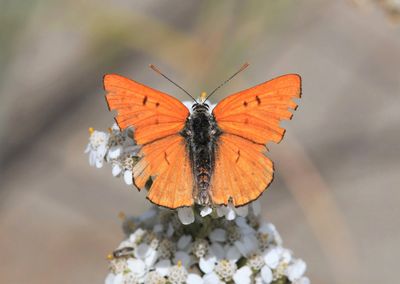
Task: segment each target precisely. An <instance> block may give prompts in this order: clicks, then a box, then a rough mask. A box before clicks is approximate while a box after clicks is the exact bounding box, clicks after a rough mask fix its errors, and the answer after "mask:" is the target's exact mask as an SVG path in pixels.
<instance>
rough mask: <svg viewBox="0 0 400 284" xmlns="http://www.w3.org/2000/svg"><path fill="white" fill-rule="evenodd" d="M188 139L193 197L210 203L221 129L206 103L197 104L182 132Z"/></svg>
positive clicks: (198, 200)
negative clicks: (217, 143)
mask: <svg viewBox="0 0 400 284" xmlns="http://www.w3.org/2000/svg"><path fill="white" fill-rule="evenodd" d="M182 133H183V136H184V137H185V139H186V143H187V151H188V153H189V157H190V161H191V165H192V171H193V178H194V180H195V183H194V190H193V198H194V200H195V201H196V203H198V204H201V205H208V204H210V201H211V197H210V192H209V188H210V182H211V177H212V174H213V170H214V161H215V147H216V141H217V139H218V136H219V135H220V131H219V130H218V127H217V124H216V122H215V120H214V117H213V116H212V115H211V114H210V113H209V112H208V107H206V106H205V105H201V104H199V105H195V107H194V112H193V114H192V115H191V116H190V117H189V119H188V121H187V123H186V126H185V129H184V131H183V132H182Z"/></svg>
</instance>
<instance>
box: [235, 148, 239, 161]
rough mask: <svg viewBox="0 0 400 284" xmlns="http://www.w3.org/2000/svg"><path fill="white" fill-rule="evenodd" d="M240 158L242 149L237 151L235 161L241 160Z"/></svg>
mask: <svg viewBox="0 0 400 284" xmlns="http://www.w3.org/2000/svg"><path fill="white" fill-rule="evenodd" d="M239 159H240V150H238V151H237V157H236V161H235V163H237V162H239Z"/></svg>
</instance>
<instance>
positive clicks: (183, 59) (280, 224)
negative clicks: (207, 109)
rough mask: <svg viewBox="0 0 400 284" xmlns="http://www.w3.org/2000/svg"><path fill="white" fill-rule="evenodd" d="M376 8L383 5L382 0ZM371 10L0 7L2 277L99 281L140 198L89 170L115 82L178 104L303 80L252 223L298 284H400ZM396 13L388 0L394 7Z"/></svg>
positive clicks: (381, 58) (282, 1) (396, 94)
mask: <svg viewBox="0 0 400 284" xmlns="http://www.w3.org/2000/svg"><path fill="white" fill-rule="evenodd" d="M386 2H389V1H386ZM386 2H385V1H372V0H371V1H367V0H365V1H346V0H337V1H331V0H320V1H317V0H307V1H299V0H297V1H296V0H268V1H212V0H208V1H188V0H171V1H155V0H146V1H129V0H115V1H105V0H102V1H99V0H96V1H95V0H86V1H83V0H81V1H46V0H32V1H11V0H10V1H0V4H1V10H0V42H1V44H0V100H1V101H0V141H1V148H0V155H1V156H0V159H1V160H0V161H1V168H2V169H1V176H0V187H1V190H0V256H1V257H0V282H1V283H100V282H102V281H103V279H104V277H105V275H106V272H107V262H106V260H105V256H106V254H107V253H108V252H109V251H110V250H112V249H113V248H114V247H115V246H116V245H117V244H118V243H119V241H120V240H121V239H122V237H123V235H122V232H121V230H120V220H119V219H118V218H117V214H118V212H120V211H124V212H125V213H126V214H139V213H140V212H142V211H143V210H145V208H147V207H149V205H150V204H149V203H148V202H147V201H145V199H144V195H143V194H142V193H138V192H137V191H136V190H134V189H133V188H130V187H128V186H126V185H125V184H124V182H123V181H122V179H115V178H113V177H112V175H111V169H110V168H108V167H106V168H103V169H101V170H96V169H95V168H91V167H89V164H88V161H87V156H86V155H84V154H83V150H84V148H85V146H86V143H87V139H88V133H87V129H88V127H94V128H96V129H103V130H105V129H106V128H107V127H109V126H110V125H111V124H112V115H111V113H109V112H108V110H107V107H106V104H105V102H104V98H103V95H104V92H103V90H102V77H103V74H105V73H112V72H117V73H120V74H123V75H125V76H128V77H131V78H134V79H135V80H137V81H140V82H143V83H145V84H148V85H151V86H153V87H154V88H157V89H160V90H163V91H165V92H168V93H170V94H172V95H175V96H177V97H179V98H182V99H183V98H184V97H183V95H182V92H181V91H179V90H178V89H176V88H175V87H174V86H173V85H171V84H170V83H168V82H167V81H166V80H164V79H163V78H162V77H160V76H158V75H156V74H155V73H154V72H152V71H151V70H150V69H149V68H148V67H147V66H148V64H150V63H153V64H155V65H157V66H158V67H159V68H160V69H161V70H163V72H164V73H166V74H168V75H169V76H170V77H171V78H173V79H174V80H176V81H177V82H178V83H180V84H181V85H183V86H184V87H185V88H186V89H188V91H189V92H191V93H193V94H196V95H197V94H200V92H201V91H210V90H211V89H213V88H214V87H215V86H217V85H218V84H219V83H220V82H222V81H223V80H224V79H226V78H227V77H228V76H229V75H230V74H232V73H233V72H234V71H236V70H237V68H239V67H240V66H241V64H243V63H244V62H249V63H250V68H249V69H248V70H247V71H246V72H244V73H242V74H241V75H239V76H238V77H237V78H235V79H234V80H233V81H232V82H230V83H229V85H227V86H226V87H224V88H223V89H222V90H220V91H219V93H218V95H216V96H215V97H214V98H213V100H214V102H217V101H218V100H220V99H221V98H223V97H224V96H226V95H228V94H230V93H233V92H235V91H238V90H241V89H245V88H248V87H250V86H252V85H255V84H257V83H261V82H263V81H265V80H267V79H271V78H273V77H275V76H278V75H281V74H285V73H294V72H295V73H299V74H301V76H302V77H303V83H304V85H303V98H302V99H301V101H300V107H299V109H298V111H296V113H295V116H294V119H293V121H291V122H285V123H284V126H287V128H288V134H287V136H286V138H285V139H284V141H283V142H282V143H281V144H280V145H271V147H270V148H271V154H270V155H271V157H272V158H273V160H274V161H275V165H276V178H275V182H274V183H273V184H272V186H271V187H270V188H269V190H268V191H267V192H266V193H265V194H264V195H263V197H262V204H263V214H264V215H265V217H266V218H268V219H269V220H271V221H272V222H273V223H275V224H276V226H277V228H278V230H279V231H280V233H281V234H282V237H283V239H284V242H285V246H287V247H289V248H291V249H293V251H294V253H295V255H296V256H297V257H301V258H303V259H304V260H305V261H306V262H307V264H308V272H307V275H309V277H310V278H311V280H312V283H327V284H333V283H340V284H347V283H398V281H399V280H398V279H399V276H398V271H397V269H398V258H399V255H400V246H399V241H400V226H399V225H400V223H399V217H400V209H399V204H400V190H399V185H400V176H399V170H400V163H399V162H400V159H399V158H400V143H399V142H400V131H399V130H400V25H399V24H396V23H395V22H393V21H392V19H393V17H392V16H393V15H394V14H395V10H393V9H396V6H393V7H394V8H393V7H392V8H387V7H388V6H386V8H387V9H385V6H384V5H383V4H385V3H386ZM392 2H393V3H395V1H392Z"/></svg>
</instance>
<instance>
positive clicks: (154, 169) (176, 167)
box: [104, 74, 193, 208]
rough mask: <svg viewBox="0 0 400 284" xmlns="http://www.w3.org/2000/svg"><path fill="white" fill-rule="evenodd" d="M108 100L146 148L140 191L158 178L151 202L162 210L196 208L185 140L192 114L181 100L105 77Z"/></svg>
mask: <svg viewBox="0 0 400 284" xmlns="http://www.w3.org/2000/svg"><path fill="white" fill-rule="evenodd" d="M104 88H105V90H106V91H107V93H108V94H107V95H106V100H107V103H108V106H109V108H110V110H117V111H118V115H117V116H116V122H117V124H118V125H119V127H120V128H121V129H125V128H127V127H130V126H132V127H133V128H134V130H135V131H134V138H135V140H136V143H137V144H138V145H142V148H141V150H140V153H139V156H140V157H141V159H140V161H139V162H138V163H137V164H136V165H135V166H134V168H133V170H132V172H133V179H134V183H135V185H136V187H137V188H138V189H139V190H140V189H143V188H144V187H145V184H146V182H147V181H148V179H149V178H150V177H153V178H154V181H153V184H152V186H151V189H150V191H149V193H148V196H147V198H148V199H149V200H150V201H152V202H153V203H156V204H158V205H160V206H165V207H168V208H177V207H181V206H190V205H192V204H193V197H192V190H193V177H192V172H191V167H190V162H189V158H188V155H187V153H186V148H185V141H184V138H183V137H182V136H181V135H179V132H180V131H181V130H182V129H183V128H184V126H185V122H186V119H187V117H188V116H189V110H188V109H187V108H186V107H185V105H183V104H182V103H181V102H180V101H179V100H178V99H176V98H174V97H171V96H169V95H167V94H164V93H162V92H160V91H157V90H154V89H152V88H150V87H147V86H144V85H142V84H140V83H137V82H135V81H132V80H130V79H127V78H125V77H122V76H119V75H115V74H111V75H106V76H105V77H104Z"/></svg>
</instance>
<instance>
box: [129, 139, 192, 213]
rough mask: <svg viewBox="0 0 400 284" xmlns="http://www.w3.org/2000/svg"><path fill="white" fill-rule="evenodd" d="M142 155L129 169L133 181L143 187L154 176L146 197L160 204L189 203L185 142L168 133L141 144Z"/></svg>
mask: <svg viewBox="0 0 400 284" xmlns="http://www.w3.org/2000/svg"><path fill="white" fill-rule="evenodd" d="M141 155H143V157H142V158H141V160H140V161H139V162H138V163H137V164H136V165H135V167H134V168H133V174H134V181H135V184H136V186H137V187H138V188H144V186H145V184H146V182H147V180H148V179H149V178H150V177H152V178H153V179H154V181H153V184H152V186H151V188H150V191H149V194H148V196H147V198H148V199H149V200H150V201H151V202H153V203H155V204H158V205H160V206H164V207H168V208H177V207H181V206H190V205H192V204H193V197H192V191H193V176H192V169H191V166H190V161H189V156H188V155H187V153H186V142H185V140H184V138H183V137H182V136H181V135H179V134H176V135H171V136H168V137H165V138H163V139H160V140H157V141H155V142H153V143H151V144H148V145H145V146H143V147H142V150H141Z"/></svg>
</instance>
